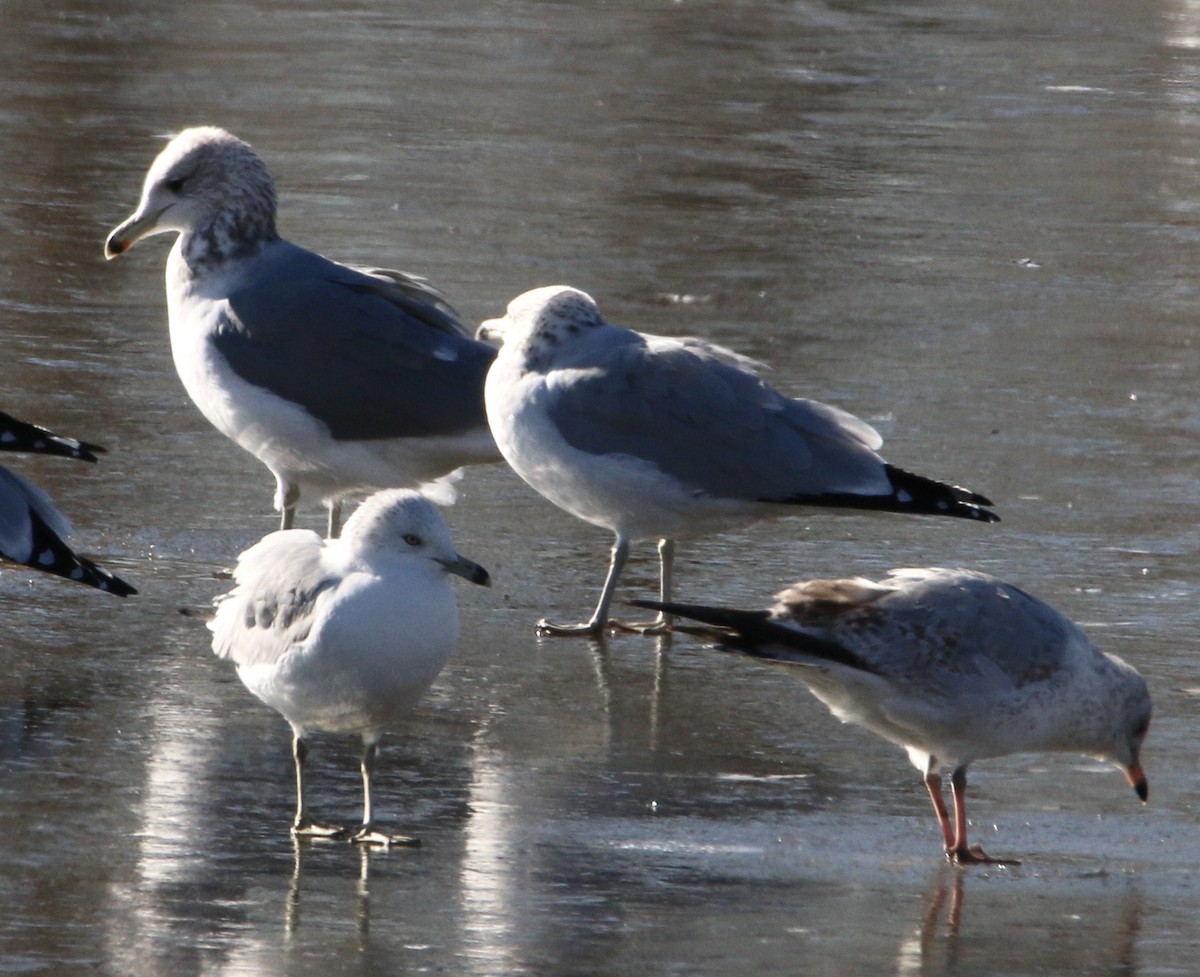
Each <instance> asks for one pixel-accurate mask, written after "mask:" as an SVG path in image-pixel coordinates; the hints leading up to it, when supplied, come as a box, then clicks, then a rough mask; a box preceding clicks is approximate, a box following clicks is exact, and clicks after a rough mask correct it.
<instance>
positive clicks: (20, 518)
mask: <svg viewBox="0 0 1200 977" xmlns="http://www.w3.org/2000/svg"><path fill="white" fill-rule="evenodd" d="M103 450H104V449H103V448H101V447H99V446H98V445H94V444H88V443H86V442H84V441H76V440H74V439H73V438H64V437H61V436H59V435H57V434H54V433H52V432H50V431H47V430H46V429H45V428H42V427H38V426H37V425H35V424H28V423H26V422H25V421H19V420H17V419H16V418H15V417H12V416H11V415H9V414H5V413H4V412H3V411H0V451H26V452H31V453H34V454H46V455H59V456H61V457H64V458H77V459H79V460H80V461H95V460H96V455H95V452H97V451H103ZM70 533H71V523H70V522H69V521H68V519H67V517H66V516H64V515H63V514H62V513H61V512H59V510H58V508H57V507H56V506H55V504H54V502H53V501H52V500H51V499H50V496H49V495H47V494H46V493H45V492H44V491H42V490H41V489H40V488H38V487H37V486H36V485H33V484H31V483H30V482H27V481H25V479H23V478H20V477H19V476H17V475H14V474H13V473H12V472H10V471H9V470H8V469H7V468H4V467H2V466H0V556H3V557H5V558H6V559H9V560H12V561H13V562H14V563H20V564H23V565H24V566H27V567H32V568H33V569H34V570H44V571H45V572H46V573H53V574H56V575H57V576H60V577H66V578H67V579H68V580H75V581H78V582H79V583H85V584H87V585H88V586H90V587H95V588H96V589H98V590H105V591H108V592H109V593H110V594H116V595H117V596H118V597H127V596H128V595H130V594H136V593H137V591H136V590H135V589H134V588H133V587H131V586H130V585H129V584H127V583H126V582H125V581H124V580H122V579H121V578H120V577H117V576H115V575H113V574H111V573H109V572H108V571H107V570H105V569H104V568H103V567H99V566H97V565H96V564H95V563H93V562H92V561H91V560H86V559H84V558H83V557H82V556H79V555H78V554H77V553H75V552H74V551H73V550H72V549H71V548H70V547H69V546H68V545H67V544H66V541H65V540H66V537H67V536H69V535H70Z"/></svg>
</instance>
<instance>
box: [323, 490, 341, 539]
mask: <svg viewBox="0 0 1200 977" xmlns="http://www.w3.org/2000/svg"><path fill="white" fill-rule="evenodd" d="M327 505H328V506H329V522H328V523H327V524H326V528H325V538H326V539H337V538H338V537H339V536H341V535H342V500H341V499H334V500H333V501H331V502H329V503H327Z"/></svg>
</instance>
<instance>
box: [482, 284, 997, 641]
mask: <svg viewBox="0 0 1200 977" xmlns="http://www.w3.org/2000/svg"><path fill="white" fill-rule="evenodd" d="M478 335H479V337H480V338H482V339H487V340H492V341H495V340H499V341H500V342H501V343H502V344H503V345H502V347H501V349H500V352H499V354H498V355H497V357H496V361H495V363H494V364H493V366H492V368H491V370H490V372H489V373H488V377H487V382H486V384H485V388H484V397H485V401H486V404H487V414H488V421H489V423H490V424H491V427H492V434H493V435H494V436H495V438H496V444H497V445H498V447H499V448H500V452H501V453H502V454H503V455H504V457H505V458H506V459H507V460H508V463H509V464H510V465H511V466H512V467H513V468H514V469H515V470H516V472H517V474H518V475H520V476H521V477H522V478H523V479H524V480H525V481H526V482H528V483H529V485H531V486H532V487H533V488H534V489H535V490H536V491H538V492H540V493H541V494H542V495H543V496H545V497H546V498H547V499H549V500H550V501H551V502H553V503H554V504H555V505H557V506H559V507H560V508H562V509H565V510H566V511H567V512H569V513H571V514H572V515H574V516H575V517H577V518H579V519H582V520H584V521H586V522H590V523H592V524H593V525H596V526H601V527H603V528H605V529H608V530H610V531H611V532H612V533H613V534H614V535H615V537H616V541H615V544H614V546H613V549H612V558H611V562H610V564H609V569H608V576H607V578H606V580H605V582H604V587H603V589H602V590H601V593H600V600H599V603H598V604H597V605H596V610H595V612H594V613H593V614H592V616H591V618H590V619H589V620H588V621H586V622H584V623H582V624H574V625H562V624H551V623H550V622H549V621H546V620H542V621H540V622H538V631H539V633H541V634H556V635H561V634H585V635H596V634H599V633H601V632H603V631H604V630H605V629H606V628H607V627H622V628H630V629H635V630H645V631H661V630H664V629H666V628H668V627H669V626H670V621H669V618H668V617H664V616H662V615H660V616H659V617H658V618H657V619H656V620H654V621H652V622H650V623H648V624H644V625H643V624H621V623H619V622H612V621H609V616H608V614H609V607H610V605H611V603H612V599H613V593H614V591H615V589H616V585H617V580H618V578H619V577H620V574H621V570H622V568H623V566H624V565H625V561H626V559H627V558H628V555H629V547H630V544H631V543H632V542H635V541H637V540H642V539H657V540H658V541H659V542H658V552H659V564H660V574H661V575H660V581H661V586H660V596H661V599H662V600H663V601H669V600H670V599H671V586H672V567H673V560H674V552H675V540H677V539H679V538H683V537H691V536H699V535H704V534H707V533H717V532H724V531H727V530H731V529H737V528H741V527H743V526H746V525H748V524H750V523H752V522H756V521H758V520H759V519H763V518H766V517H769V516H782V515H789V514H793V512H794V510H795V508H796V507H797V506H834V507H841V508H850V509H875V510H880V511H886V512H909V513H919V514H934V515H943V516H959V517H962V518H966V519H976V520H979V521H982V522H993V521H995V520H996V519H997V518H998V517H997V516H996V515H994V514H993V513H991V512H989V511H988V510H987V509H986V508H985V507H986V506H990V505H991V502H989V501H988V500H987V499H986V498H984V497H983V496H982V495H978V494H976V493H974V492H969V491H967V490H966V489H961V488H958V487H957V486H953V485H946V484H943V483H941V482H935V481H932V480H931V479H928V478H924V477H922V476H920V475H913V474H911V473H910V472H906V471H903V470H901V469H899V468H896V467H895V466H893V465H889V464H888V463H887V462H885V461H884V460H883V459H882V458H881V457H879V455H878V454H876V450H875V449H877V448H878V447H879V446H880V445H881V444H882V443H883V439H882V438H880V436H879V434H878V433H877V432H876V431H875V429H874V428H872V427H871V426H870V425H869V424H867V423H866V422H865V421H861V420H859V419H858V418H857V417H855V416H854V415H852V414H848V413H846V412H845V411H843V410H839V409H838V408H836V407H831V406H829V405H828V404H822V403H819V402H817V401H813V400H798V399H797V400H793V399H791V398H788V397H785V396H783V395H782V394H780V393H778V392H777V391H775V390H774V389H772V388H771V387H770V386H768V385H767V384H766V383H765V382H764V381H763V379H762V378H761V377H760V376H759V374H758V366H759V364H757V363H755V362H754V361H752V360H750V359H747V358H746V357H744V356H739V355H738V354H737V353H734V352H732V351H730V350H728V349H724V348H723V347H720V346H715V345H713V344H711V343H707V342H704V341H703V340H700V339H690V338H682V339H673V338H668V337H664V336H651V335H647V334H644V333H639V332H634V331H633V330H631V329H622V328H620V327H618V326H613V325H609V324H608V323H607V322H605V321H604V319H603V318H601V316H600V312H599V309H598V308H597V307H596V303H595V301H594V300H593V299H592V298H591V296H589V295H587V294H586V293H584V292H581V291H579V290H578V289H575V288H570V287H568V286H565V285H552V286H547V287H544V288H536V289H533V290H532V291H529V292H525V293H524V294H523V295H519V296H518V297H517V298H515V299H513V301H512V302H510V303H509V305H508V311H507V314H506V315H505V316H504V317H502V318H499V319H489V320H487V321H486V322H484V323H483V324H482V325H481V326H480V327H479V331H478Z"/></svg>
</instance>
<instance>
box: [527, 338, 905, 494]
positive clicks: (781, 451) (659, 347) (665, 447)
mask: <svg viewBox="0 0 1200 977" xmlns="http://www.w3.org/2000/svg"><path fill="white" fill-rule="evenodd" d="M614 329H615V327H614ZM616 332H617V333H619V334H623V335H621V336H619V337H618V338H617V340H616V341H615V342H614V343H613V344H612V345H611V346H609V347H607V348H606V349H605V351H604V353H603V354H602V356H601V357H600V358H598V359H595V360H593V361H591V362H587V363H578V364H572V365H573V366H578V367H579V368H580V369H578V370H567V371H562V372H559V373H552V374H551V375H550V377H549V379H548V381H547V385H548V388H549V389H548V393H549V396H548V398H547V402H546V403H547V409H548V411H549V414H550V417H551V419H552V420H553V422H554V423H555V424H556V425H557V427H558V429H559V431H560V433H561V434H562V436H563V438H564V439H565V440H566V441H567V442H568V443H569V444H571V445H573V446H574V447H576V448H579V449H580V450H582V451H586V452H589V453H591V454H598V455H603V454H620V455H632V456H634V457H636V458H641V459H644V460H646V461H649V462H652V463H653V464H655V465H657V466H658V468H659V469H661V470H662V471H664V472H666V473H667V474H669V475H672V476H674V477H675V478H677V479H679V480H680V481H681V482H683V483H685V484H687V485H689V486H692V487H694V488H695V489H698V490H699V491H702V492H705V493H708V494H711V495H716V496H724V497H732V498H743V499H752V500H760V501H771V500H786V499H789V498H792V497H794V496H797V495H808V494H812V495H819V494H822V493H829V492H845V493H884V492H888V491H890V483H889V482H888V479H887V476H886V474H885V472H884V466H883V461H882V459H880V458H879V456H878V455H877V454H875V452H874V450H872V449H873V448H875V447H877V446H878V445H879V436H878V434H876V432H875V431H874V429H873V428H871V427H870V426H869V425H868V424H866V423H865V422H863V421H861V420H859V419H858V418H855V417H853V416H852V415H850V414H847V413H845V412H844V411H840V410H838V409H837V408H834V407H830V406H828V405H826V404H821V403H818V402H816V401H810V400H791V399H788V398H786V397H784V396H783V395H782V394H780V393H778V392H777V391H775V390H773V389H772V388H771V387H769V386H768V385H767V384H766V383H764V382H763V380H762V379H761V378H760V377H759V376H758V374H757V373H756V372H755V371H754V370H753V369H752V368H751V367H750V365H749V361H747V360H744V359H743V358H741V357H738V356H736V355H735V354H733V353H730V352H728V351H727V350H723V349H721V348H719V347H713V346H710V345H708V344H705V343H702V342H700V341H698V340H672V339H664V338H661V337H656V336H641V335H639V334H637V333H633V332H631V331H629V330H616ZM589 367H594V369H589Z"/></svg>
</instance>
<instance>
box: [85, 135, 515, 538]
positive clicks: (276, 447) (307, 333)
mask: <svg viewBox="0 0 1200 977" xmlns="http://www.w3.org/2000/svg"><path fill="white" fill-rule="evenodd" d="M162 232H174V233H177V234H178V235H179V236H178V238H177V239H176V241H175V245H174V247H173V248H172V249H171V253H170V256H169V257H168V258H167V276H166V289H167V312H168V318H169V321H170V331H171V352H172V355H173V356H174V359H175V368H176V370H177V371H178V372H179V377H180V379H181V380H182V381H183V385H184V387H185V388H186V389H187V392H188V395H189V396H190V397H191V398H192V400H193V401H194V402H195V404H196V406H197V407H199V408H200V411H201V413H203V414H204V416H205V417H206V418H208V420H209V421H210V422H212V424H213V425H214V426H215V427H216V428H217V430H219V431H220V432H221V433H222V434H225V435H226V436H228V437H230V438H232V439H233V440H234V441H236V442H237V443H238V444H239V445H241V446H242V447H243V448H245V449H246V450H247V451H249V452H250V453H251V454H253V455H254V456H255V457H257V458H258V459H259V460H260V461H261V462H262V463H263V464H264V465H266V466H267V468H269V469H270V470H271V473H272V474H273V475H274V476H275V481H276V486H277V491H276V494H275V507H276V508H277V509H279V510H280V512H281V514H282V516H281V520H282V521H281V527H282V528H284V529H288V528H290V527H291V525H292V519H293V513H294V510H295V506H296V503H297V501H298V500H299V499H300V497H301V495H302V493H308V492H313V493H316V494H318V495H319V496H320V497H321V498H322V499H324V500H325V502H326V504H327V505H329V507H330V535H336V534H337V524H338V519H339V515H340V513H339V506H340V503H341V500H342V499H343V498H345V497H347V496H349V495H353V494H359V493H362V492H365V491H369V490H372V489H379V488H389V487H400V488H411V487H417V486H421V485H429V484H431V483H438V484H437V489H435V490H433V492H432V494H433V495H434V496H435V497H437V498H439V499H440V500H441V501H450V500H452V498H453V488H452V487H451V485H450V483H449V482H450V479H448V478H447V476H450V478H453V477H454V476H453V475H452V473H454V472H455V471H456V469H458V468H459V467H460V466H462V465H468V464H474V463H481V462H491V461H499V460H500V456H499V454H498V453H497V451H496V447H495V444H494V443H493V441H492V438H491V435H490V434H489V432H488V427H487V421H486V419H485V416H484V410H483V378H484V376H485V374H486V373H487V369H488V366H489V365H490V363H491V361H492V358H493V356H494V355H495V352H494V350H493V349H492V348H491V347H489V346H487V345H485V344H483V343H479V342H476V341H475V340H474V339H472V338H471V337H470V336H469V334H468V332H467V330H466V329H465V327H464V326H463V325H462V324H461V323H460V322H459V319H458V316H457V314H456V313H455V311H454V310H453V309H452V308H451V307H450V305H449V304H447V302H446V300H445V299H444V298H443V297H442V295H441V293H440V292H438V291H437V290H436V289H434V288H433V287H432V286H431V285H429V284H428V283H426V282H425V281H423V280H421V279H419V278H414V277H412V276H409V275H406V274H403V273H401V272H398V271H388V270H385V269H379V268H366V269H357V268H351V267H348V266H346V265H343V264H338V263H337V262H334V261H330V260H328V259H326V258H323V257H321V256H320V255H318V254H314V253H313V252H311V251H306V250H304V249H303V248H300V247H297V246H296V245H294V244H290V243H288V242H287V241H285V240H283V239H282V238H280V237H279V235H278V233H277V232H276V230H275V184H274V182H273V181H272V179H271V175H270V173H269V172H268V171H267V167H266V165H265V164H264V163H263V161H262V160H261V159H260V158H259V156H258V155H257V154H256V153H255V152H254V150H253V149H251V148H250V146H249V145H247V144H246V143H245V142H243V141H242V140H240V139H238V138H236V137H235V136H232V135H230V134H229V133H228V132H225V131H224V130H222V129H217V128H213V127H210V126H203V127H197V128H192V129H185V130H184V131H183V132H181V133H179V134H178V135H176V136H175V137H174V138H173V139H171V141H170V142H169V143H168V144H167V146H166V148H165V149H163V151H162V152H161V153H160V154H159V155H158V158H157V159H156V160H155V161H154V163H153V164H152V165H151V167H150V170H149V172H147V174H146V180H145V185H144V187H143V189H142V198H141V202H140V203H139V204H138V207H137V210H136V211H135V212H134V213H133V215H132V216H131V217H129V219H128V220H126V221H125V222H124V223H122V224H121V225H120V226H118V227H117V228H116V229H115V230H114V231H113V232H112V233H111V234H110V235H109V236H108V240H107V242H106V243H105V246H104V253H105V256H106V257H108V258H110V259H111V258H115V257H117V256H118V255H120V254H123V253H124V252H125V251H127V250H128V249H129V248H131V247H132V246H133V245H134V244H135V243H137V241H139V240H140V239H142V238H144V237H146V236H148V235H151V234H158V233H162Z"/></svg>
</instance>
